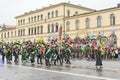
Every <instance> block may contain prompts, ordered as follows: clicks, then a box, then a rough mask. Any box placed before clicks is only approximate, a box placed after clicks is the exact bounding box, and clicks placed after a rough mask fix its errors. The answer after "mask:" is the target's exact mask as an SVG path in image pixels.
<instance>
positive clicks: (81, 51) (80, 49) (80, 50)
mask: <svg viewBox="0 0 120 80" xmlns="http://www.w3.org/2000/svg"><path fill="white" fill-rule="evenodd" d="M83 52H84V51H83V48H82V47H81V46H80V48H79V53H80V55H79V59H80V60H81V59H82V58H83Z"/></svg>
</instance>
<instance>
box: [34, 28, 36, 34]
mask: <svg viewBox="0 0 120 80" xmlns="http://www.w3.org/2000/svg"><path fill="white" fill-rule="evenodd" d="M34 34H35V35H36V27H34Z"/></svg>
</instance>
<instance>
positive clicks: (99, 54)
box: [96, 47, 102, 68]
mask: <svg viewBox="0 0 120 80" xmlns="http://www.w3.org/2000/svg"><path fill="white" fill-rule="evenodd" d="M98 66H100V68H102V58H101V50H100V47H98V49H97V51H96V68H98Z"/></svg>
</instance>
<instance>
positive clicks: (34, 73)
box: [0, 57, 120, 80]
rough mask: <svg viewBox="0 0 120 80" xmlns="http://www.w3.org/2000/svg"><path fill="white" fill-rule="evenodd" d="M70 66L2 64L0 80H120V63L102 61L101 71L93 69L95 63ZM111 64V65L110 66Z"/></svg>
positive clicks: (78, 62)
mask: <svg viewBox="0 0 120 80" xmlns="http://www.w3.org/2000/svg"><path fill="white" fill-rule="evenodd" d="M71 62H72V64H71V65H68V64H65V63H64V65H63V66H60V65H59V63H58V64H57V65H56V66H55V65H52V66H50V67H48V66H45V64H43V65H40V64H35V65H31V63H26V64H23V63H20V62H19V63H18V64H14V63H12V64H6V63H4V64H2V61H1V57H0V80H120V68H119V66H120V62H118V61H104V62H103V64H104V66H103V69H102V71H97V70H96V69H95V66H94V64H95V61H93V62H92V61H90V62H88V61H85V60H82V61H80V60H72V61H71ZM112 63H113V64H112Z"/></svg>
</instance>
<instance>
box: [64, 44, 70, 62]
mask: <svg viewBox="0 0 120 80" xmlns="http://www.w3.org/2000/svg"><path fill="white" fill-rule="evenodd" d="M70 56H71V50H70V46H69V44H66V48H65V61H66V64H71V62H70Z"/></svg>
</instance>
